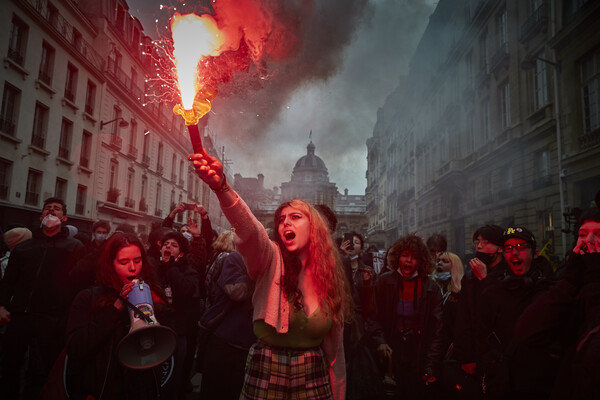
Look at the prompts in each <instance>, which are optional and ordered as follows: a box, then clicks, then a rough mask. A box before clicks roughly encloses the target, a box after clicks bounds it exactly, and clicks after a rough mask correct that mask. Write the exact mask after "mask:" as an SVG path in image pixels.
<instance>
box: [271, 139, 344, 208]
mask: <svg viewBox="0 0 600 400" xmlns="http://www.w3.org/2000/svg"><path fill="white" fill-rule="evenodd" d="M315 147H316V146H315V145H314V144H313V142H312V141H311V142H310V143H309V144H308V146H306V155H305V156H302V157H300V159H299V160H298V161H297V162H296V165H295V166H294V169H293V171H292V178H291V180H290V181H289V182H283V183H282V184H281V197H282V198H283V199H296V198H298V199H303V200H306V201H308V202H310V203H312V204H325V205H327V206H329V208H331V209H332V210H335V201H336V197H337V194H338V191H337V186H336V184H335V183H332V182H329V173H328V172H327V167H326V166H325V163H324V162H323V160H322V159H321V158H320V157H319V156H317V155H316V154H315Z"/></svg>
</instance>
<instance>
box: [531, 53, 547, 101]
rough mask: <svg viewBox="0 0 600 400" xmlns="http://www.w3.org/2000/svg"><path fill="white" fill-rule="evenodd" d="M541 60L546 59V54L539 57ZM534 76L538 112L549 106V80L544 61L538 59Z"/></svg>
mask: <svg viewBox="0 0 600 400" xmlns="http://www.w3.org/2000/svg"><path fill="white" fill-rule="evenodd" d="M537 57H539V58H542V59H543V58H544V53H540V54H538V55H537ZM533 73H534V74H535V76H534V85H535V87H534V90H535V93H534V99H533V100H534V106H535V109H536V110H538V109H540V108H541V107H543V106H545V105H546V104H548V78H547V74H546V63H545V62H544V61H541V60H538V59H536V61H535V68H534V70H533Z"/></svg>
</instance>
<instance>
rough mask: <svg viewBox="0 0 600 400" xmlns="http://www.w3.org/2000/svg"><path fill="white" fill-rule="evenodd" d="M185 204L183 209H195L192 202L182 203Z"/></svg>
mask: <svg viewBox="0 0 600 400" xmlns="http://www.w3.org/2000/svg"><path fill="white" fill-rule="evenodd" d="M184 204H185V209H186V210H195V209H196V205H195V204H192V203H184Z"/></svg>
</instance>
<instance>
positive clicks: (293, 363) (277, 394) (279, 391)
mask: <svg viewBox="0 0 600 400" xmlns="http://www.w3.org/2000/svg"><path fill="white" fill-rule="evenodd" d="M262 399H278V400H279V399H281V400H300V399H307V400H308V399H311V400H313V399H314V400H331V399H333V394H332V391H331V384H330V382H329V371H328V367H327V364H326V362H325V357H324V355H323V350H321V348H320V347H313V348H310V349H294V348H287V347H274V346H271V345H269V344H266V343H264V342H261V341H259V342H257V343H255V344H253V345H252V347H251V348H250V352H249V353H248V358H247V360H246V373H245V377H244V386H243V388H242V393H241V395H240V400H262Z"/></svg>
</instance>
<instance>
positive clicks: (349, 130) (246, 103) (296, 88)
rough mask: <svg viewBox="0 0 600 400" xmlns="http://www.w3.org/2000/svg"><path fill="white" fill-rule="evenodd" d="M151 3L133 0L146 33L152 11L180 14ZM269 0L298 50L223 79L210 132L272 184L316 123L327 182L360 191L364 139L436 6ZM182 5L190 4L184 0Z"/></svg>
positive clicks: (402, 1) (250, 171)
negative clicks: (279, 11)
mask: <svg viewBox="0 0 600 400" xmlns="http://www.w3.org/2000/svg"><path fill="white" fill-rule="evenodd" d="M217 1H218V0H217ZM150 3H153V2H151V1H146V0H135V1H132V0H130V2H129V4H130V7H131V12H132V14H133V15H136V16H138V17H139V18H140V19H141V20H142V23H143V24H144V27H145V29H146V32H152V31H153V30H154V22H153V21H154V19H155V18H163V19H164V18H165V13H170V14H172V13H173V11H172V9H168V10H164V9H163V10H162V11H159V10H158V5H155V6H151V5H150ZM264 3H272V4H274V3H276V4H278V6H279V7H283V8H285V10H284V11H285V16H286V18H289V16H290V15H295V17H296V19H295V20H293V19H292V20H288V21H287V27H288V34H289V35H290V36H289V38H293V39H294V47H293V49H291V50H290V51H289V54H290V55H291V56H289V57H287V58H286V57H284V58H282V59H277V60H275V59H274V57H270V58H265V59H264V60H262V63H259V64H258V65H252V66H251V67H250V68H249V70H248V71H246V72H244V73H238V74H237V75H236V76H235V78H234V79H233V80H232V81H231V82H230V83H229V84H227V85H225V86H221V87H220V89H219V91H220V93H219V96H217V98H216V100H215V102H214V105H213V111H212V112H211V116H210V123H209V125H210V127H211V129H212V130H213V132H215V134H216V135H217V138H218V141H219V143H220V144H222V145H225V148H226V152H227V154H226V157H227V158H229V159H232V160H233V169H234V170H235V172H239V173H241V174H242V175H244V176H255V175H256V174H257V173H263V174H264V175H265V181H266V185H267V186H278V185H279V184H280V183H281V182H283V181H288V180H289V178H290V174H291V172H292V168H293V166H294V163H295V162H296V160H297V159H298V158H299V157H301V156H303V155H304V154H305V153H306V145H307V144H308V133H309V131H311V130H312V131H313V137H312V140H313V142H314V143H315V144H316V146H317V155H318V156H320V157H321V158H323V160H324V161H325V163H326V165H327V167H328V169H329V177H330V180H331V181H333V182H336V183H337V184H338V187H339V188H340V190H343V189H344V188H349V189H350V193H354V194H360V193H363V191H364V188H365V186H366V180H365V171H366V145H365V141H366V139H367V138H368V137H369V136H371V134H372V129H373V125H374V122H375V119H376V111H377V108H378V107H380V106H381V105H383V102H384V101H385V97H386V96H387V95H388V94H389V93H391V92H392V91H393V89H394V88H395V87H396V86H397V82H398V78H399V76H400V75H401V74H403V73H405V72H406V70H407V66H408V61H409V60H410V57H411V55H412V53H413V51H414V48H415V47H416V44H417V43H418V40H419V38H420V36H421V34H422V32H423V30H424V28H425V26H426V23H427V17H428V16H429V15H430V14H431V12H432V11H433V8H434V6H433V4H431V1H427V0H371V1H368V0H327V1H320V0H319V1H317V0H314V1H311V0H296V1H290V0H279V1H269V2H266V1H265V2H264ZM157 4H159V3H157ZM176 5H177V4H176ZM190 6H191V5H188V4H186V7H188V8H189V7H190ZM195 7H196V8H198V7H197V5H196V6H195ZM177 11H179V12H181V13H185V12H189V11H191V10H188V11H186V10H185V9H184V8H182V2H179V7H178V9H177ZM194 11H196V12H199V11H198V10H197V9H196V10H194ZM217 11H218V8H217ZM148 17H149V18H148ZM148 21H149V22H148ZM161 21H162V20H161ZM149 27H151V28H150V29H148V28H149ZM158 27H159V28H160V27H161V23H159V24H158ZM162 35H163V36H164V33H162ZM275 39H285V37H279V38H275ZM263 78H264V79H263Z"/></svg>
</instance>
